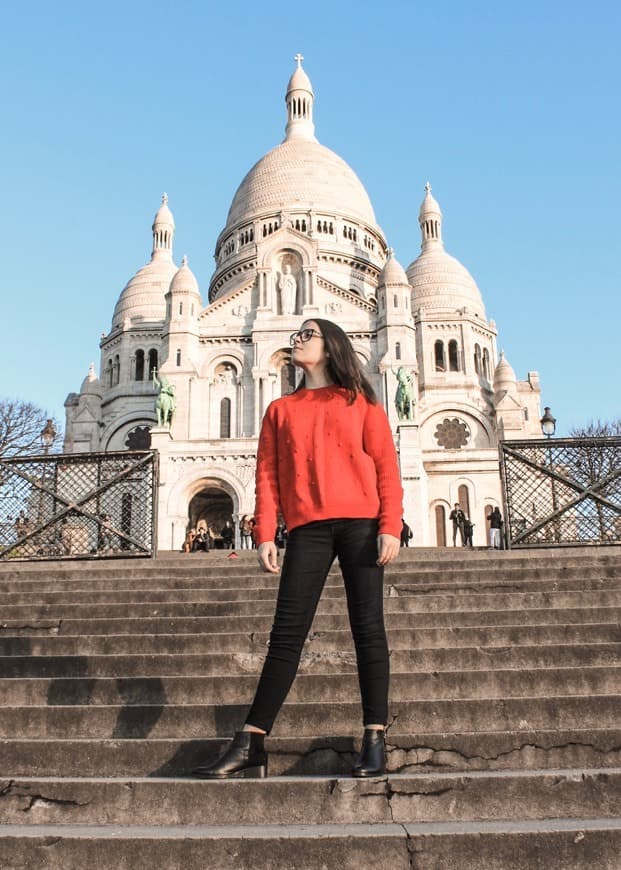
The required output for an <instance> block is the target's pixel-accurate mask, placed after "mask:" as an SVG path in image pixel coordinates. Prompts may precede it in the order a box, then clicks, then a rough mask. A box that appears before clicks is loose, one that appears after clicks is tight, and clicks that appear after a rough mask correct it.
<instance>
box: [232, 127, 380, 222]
mask: <svg viewBox="0 0 621 870" xmlns="http://www.w3.org/2000/svg"><path fill="white" fill-rule="evenodd" d="M298 207H299V208H303V209H310V208H312V209H314V210H316V211H321V212H327V213H328V214H332V213H334V214H347V215H351V217H356V218H358V219H359V220H360V221H362V222H364V223H366V224H368V225H369V226H371V227H373V226H375V214H374V212H373V206H372V205H371V201H370V199H369V196H368V194H367V192H366V190H365V189H364V187H363V185H362V182H361V181H360V179H359V178H358V176H357V175H356V173H355V172H354V171H353V170H352V169H351V168H350V167H349V166H348V165H347V163H345V161H344V160H342V159H341V158H340V157H339V156H338V154H335V153H334V151H331V150H330V149H329V148H326V147H325V146H324V145H321V144H320V143H319V142H316V141H309V140H307V139H287V140H285V141H284V142H283V143H282V144H281V145H277V146H276V148H273V149H272V150H271V151H269V152H268V153H267V154H266V155H265V157H262V158H261V160H259V162H258V163H255V165H254V166H253V167H252V169H251V170H250V172H249V173H248V174H247V175H246V177H245V178H244V180H243V181H242V183H241V184H240V185H239V188H238V189H237V193H236V194H235V196H234V197H233V202H232V204H231V208H230V209H229V213H228V217H227V221H226V223H227V228H228V227H232V226H235V225H237V224H238V223H241V222H242V221H244V220H248V219H249V218H252V217H256V216H258V215H259V214H262V213H268V212H273V211H279V210H280V209H283V208H287V209H290V208H298Z"/></svg>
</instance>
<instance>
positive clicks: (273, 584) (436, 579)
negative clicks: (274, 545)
mask: <svg viewBox="0 0 621 870" xmlns="http://www.w3.org/2000/svg"><path fill="white" fill-rule="evenodd" d="M1 577H2V574H1V573H0V578H1ZM620 579H621V564H618V565H617V564H615V565H608V566H601V567H596V568H594V569H591V570H588V571H587V570H585V568H584V567H571V568H566V567H563V566H557V565H548V566H546V568H545V569H535V568H533V569H531V570H528V571H524V570H523V569H521V568H519V567H517V566H516V567H513V566H512V567H506V568H503V569H502V570H500V569H499V570H495V571H492V572H484V573H483V572H481V570H480V568H472V567H469V568H464V569H461V570H459V571H452V570H451V571H447V570H445V569H444V568H439V569H433V570H415V569H414V568H413V567H410V568H408V569H406V570H397V569H395V568H392V567H390V568H389V569H387V570H386V573H385V583H386V585H388V586H403V585H412V586H414V587H420V586H422V587H429V588H433V587H435V586H438V585H440V586H442V585H443V586H445V587H446V588H447V589H455V588H458V589H459V588H469V587H471V588H472V589H473V590H474V591H476V590H477V589H479V588H485V587H490V588H492V589H493V588H496V587H499V588H502V587H503V586H511V585H515V586H516V587H517V588H520V589H521V588H522V587H523V586H524V584H530V585H531V586H532V587H533V588H534V589H538V588H541V587H542V586H543V585H545V584H548V585H551V586H553V587H556V585H557V584H562V583H567V584H574V585H575V586H576V588H582V586H583V584H585V583H586V584H589V583H593V584H595V586H597V585H598V584H607V583H609V584H615V581H616V582H617V585H618V582H619V580H620ZM278 583H279V578H278V576H275V575H272V574H265V573H263V572H253V573H248V572H246V573H240V572H237V573H230V572H228V571H227V572H226V573H225V572H224V571H223V572H220V573H217V574H214V575H213V576H211V575H210V576H205V574H204V573H203V572H201V571H192V572H187V573H184V574H179V573H177V574H174V575H172V576H171V575H170V574H168V573H167V572H164V573H162V572H158V573H153V574H145V575H144V576H138V577H134V576H129V575H128V574H127V573H119V574H118V575H115V576H110V575H109V574H103V576H102V575H101V572H100V573H99V574H97V573H93V574H91V572H89V573H88V574H87V575H86V576H85V574H84V573H76V576H75V577H74V578H73V579H68V578H64V579H62V578H61V577H58V576H57V575H56V573H52V572H51V573H50V575H46V579H40V578H36V579H27V578H19V579H15V580H12V581H6V580H5V581H2V580H1V579H0V593H4V594H15V593H24V594H33V595H34V594H36V593H55V592H75V593H77V592H80V591H82V592H91V593H95V592H106V591H109V590H123V589H131V590H132V591H135V590H150V589H154V590H157V589H196V588H198V589H213V590H220V589H222V588H232V589H277V588H278ZM331 586H332V587H334V588H339V589H341V588H342V586H343V581H342V577H341V573H340V571H339V570H338V569H334V570H332V571H330V573H329V575H328V580H327V583H326V588H329V587H331ZM587 588H588V587H587Z"/></svg>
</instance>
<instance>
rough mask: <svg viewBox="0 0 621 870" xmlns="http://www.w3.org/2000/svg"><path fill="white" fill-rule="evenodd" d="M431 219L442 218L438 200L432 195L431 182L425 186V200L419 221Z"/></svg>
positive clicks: (421, 207) (419, 214)
mask: <svg viewBox="0 0 621 870" xmlns="http://www.w3.org/2000/svg"><path fill="white" fill-rule="evenodd" d="M429 217H440V218H441V217H442V209H441V208H440V204H439V203H438V200H437V199H436V198H435V197H434V196H432V195H431V185H430V184H429V182H427V184H426V185H425V198H424V199H423V201H422V203H421V205H420V210H419V212H418V220H419V222H420V221H424V220H425V218H429Z"/></svg>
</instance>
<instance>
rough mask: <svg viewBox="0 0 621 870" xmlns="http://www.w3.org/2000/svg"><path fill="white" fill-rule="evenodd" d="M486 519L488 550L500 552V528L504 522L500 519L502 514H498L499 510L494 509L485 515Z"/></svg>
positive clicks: (497, 508)
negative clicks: (487, 523) (487, 524)
mask: <svg viewBox="0 0 621 870" xmlns="http://www.w3.org/2000/svg"><path fill="white" fill-rule="evenodd" d="M487 519H488V521H489V527H490V528H489V548H490V550H501V549H502V534H501V532H502V527H503V525H504V521H503V519H502V514H501V513H500V508H499V507H495V508H494V510H492V511H490V512H489V513H488V514H487Z"/></svg>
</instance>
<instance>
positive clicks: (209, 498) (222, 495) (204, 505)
mask: <svg viewBox="0 0 621 870" xmlns="http://www.w3.org/2000/svg"><path fill="white" fill-rule="evenodd" d="M233 509H234V506H233V499H232V498H231V496H230V495H229V494H228V493H227V492H225V491H224V490H223V489H220V488H219V487H217V486H205V488H204V489H201V490H200V491H199V492H197V493H196V495H195V496H194V497H193V498H192V500H191V501H190V504H189V505H188V524H189V527H190V528H197V526H199V525H202V526H209V528H210V529H211V530H212V532H213V534H214V538H215V546H216V547H222V534H221V532H222V529H223V528H224V527H225V525H226V523H230V524H231V527H232V528H235V522H234V520H233Z"/></svg>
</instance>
